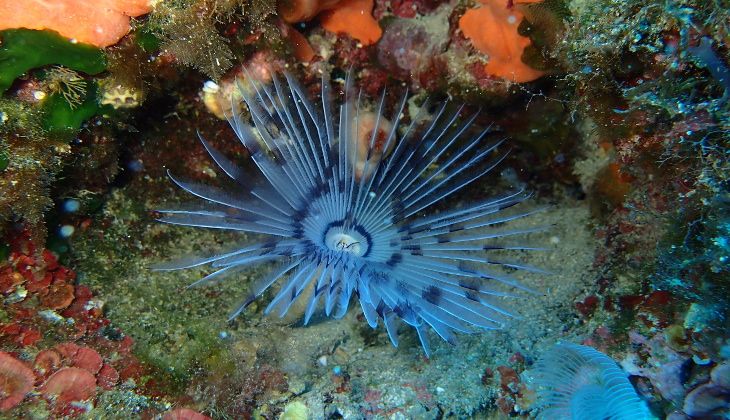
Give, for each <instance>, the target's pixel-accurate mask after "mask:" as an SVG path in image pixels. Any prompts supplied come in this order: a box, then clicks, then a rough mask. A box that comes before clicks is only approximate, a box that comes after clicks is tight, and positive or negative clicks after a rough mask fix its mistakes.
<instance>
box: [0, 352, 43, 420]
mask: <svg viewBox="0 0 730 420" xmlns="http://www.w3.org/2000/svg"><path fill="white" fill-rule="evenodd" d="M34 380H35V376H34V375H33V371H31V370H30V368H28V367H27V366H26V365H25V364H23V362H21V361H20V360H18V359H16V358H15V357H13V356H11V355H10V354H8V353H5V352H0V411H8V410H9V409H11V408H13V407H15V406H16V405H18V404H19V403H20V402H21V401H23V398H25V395H26V394H28V393H29V392H30V391H31V390H32V389H33V382H34Z"/></svg>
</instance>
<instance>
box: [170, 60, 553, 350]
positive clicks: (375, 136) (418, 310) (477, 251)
mask: <svg viewBox="0 0 730 420" xmlns="http://www.w3.org/2000/svg"><path fill="white" fill-rule="evenodd" d="M246 80H247V83H246V84H243V83H239V84H238V89H239V91H240V92H241V96H242V97H243V102H244V103H245V105H246V106H247V107H248V111H249V114H250V117H251V121H252V123H251V124H249V123H247V122H246V121H244V120H243V112H242V111H241V106H242V105H243V104H239V103H235V102H234V103H232V105H233V106H232V109H233V110H232V113H231V114H230V115H228V116H227V117H228V120H229V123H230V125H231V127H232V128H233V130H234V131H235V133H236V135H237V136H238V138H239V139H240V141H241V143H242V144H243V146H244V147H245V148H246V149H247V150H248V151H249V154H250V156H251V159H252V161H253V162H254V164H255V165H256V167H257V168H258V170H259V171H260V172H261V174H262V176H263V179H264V180H265V182H263V183H258V184H257V183H255V182H252V181H251V180H250V179H248V178H249V177H248V176H247V175H246V174H245V171H243V170H242V169H241V168H240V167H239V166H237V165H236V164H235V163H234V162H233V161H231V160H229V159H228V158H227V157H226V156H225V155H224V154H222V153H221V152H219V151H217V150H216V149H215V148H213V147H212V146H211V144H210V143H209V142H208V141H206V140H205V139H204V138H203V137H202V136H200V135H199V137H200V141H201V142H202V144H203V146H204V148H205V149H206V150H207V152H208V153H209V154H210V156H211V158H212V160H213V161H214V162H215V163H216V165H217V166H218V167H219V168H220V170H221V171H222V172H223V173H225V174H226V175H227V176H228V177H229V178H231V179H232V180H233V181H235V183H236V185H237V188H235V189H234V191H224V190H222V189H218V188H215V187H211V186H207V185H203V184H199V183H195V182H190V181H186V180H183V179H180V178H177V177H176V176H173V175H172V174H170V178H171V179H172V181H173V182H174V183H175V184H177V185H178V186H179V187H180V188H182V189H183V190H185V191H186V192H188V193H190V194H191V195H193V196H195V197H197V198H198V199H200V200H202V202H203V203H204V204H205V206H204V207H202V209H200V210H173V209H169V210H161V212H162V213H163V214H164V216H163V217H162V218H161V219H160V220H161V221H162V222H165V223H170V224H176V225H185V226H193V227H206V228H213V229H224V230H231V231H242V232H248V233H257V234H264V235H268V236H269V237H270V239H268V240H265V241H263V242H258V243H254V244H249V245H243V246H241V247H239V249H236V250H233V251H231V252H228V253H221V254H217V255H214V256H210V257H203V258H198V259H191V260H186V261H182V262H179V263H177V264H168V265H165V266H161V267H159V269H161V270H177V269H185V268H190V267H195V266H201V265H206V264H207V265H210V266H211V267H212V268H214V269H215V271H213V272H212V273H211V274H209V275H208V276H206V277H204V278H202V279H200V280H199V281H197V282H195V283H193V284H192V285H191V286H199V285H201V284H207V283H209V282H211V281H218V280H220V279H221V278H223V277H224V276H227V275H230V274H233V273H236V272H238V271H240V270H241V269H243V268H247V267H249V266H252V265H255V264H261V263H265V262H271V261H274V262H276V263H277V265H276V266H275V267H274V268H273V269H272V270H271V271H270V273H269V274H268V275H266V276H265V277H263V278H261V279H259V280H258V281H256V282H255V283H254V284H253V285H252V288H251V290H250V292H249V294H248V295H247V296H246V298H245V300H243V302H242V303H241V304H240V305H239V306H238V307H236V308H235V310H234V311H233V312H232V313H231V316H230V318H231V319H233V318H235V317H237V316H239V315H240V314H241V313H242V312H243V311H244V310H245V309H246V307H247V306H248V305H250V304H251V303H252V302H253V301H254V300H256V299H257V298H259V297H260V296H261V295H263V294H264V292H265V291H266V290H267V289H269V288H270V287H272V286H273V285H274V284H275V283H282V284H281V287H280V289H279V290H278V292H277V293H276V294H275V296H274V297H273V299H272V300H271V302H270V303H269V305H268V306H267V307H266V309H265V313H267V314H268V313H270V312H274V311H276V312H277V313H278V314H279V315H280V316H283V315H284V314H286V313H287V312H288V311H289V309H290V308H291V305H292V303H293V302H294V301H295V300H297V298H299V297H300V296H308V299H309V301H308V302H307V304H306V309H305V311H304V323H305V325H306V324H307V323H308V322H309V321H310V319H311V317H312V315H313V313H314V312H315V311H316V310H317V308H318V307H319V306H320V305H321V306H323V307H324V312H325V314H326V315H328V316H333V317H335V318H339V317H342V316H344V315H345V313H346V312H347V309H348V306H349V303H350V301H351V299H352V295H356V296H357V299H359V303H360V307H361V309H362V312H363V314H364V316H365V319H366V320H367V322H368V324H369V325H370V326H371V327H373V328H376V327H377V325H378V323H379V320H380V321H382V322H383V324H384V326H385V328H386V331H387V333H388V337H389V338H390V340H391V342H392V343H393V345H394V346H397V345H398V331H397V326H396V323H395V320H396V319H397V318H400V319H401V320H403V321H404V322H405V323H406V324H409V325H411V326H413V327H414V328H415V329H416V331H417V334H418V337H419V340H420V342H421V344H422V346H423V348H424V351H425V352H426V354H427V355H428V353H429V344H428V340H427V332H426V331H427V328H426V327H427V326H428V327H430V328H431V329H433V330H434V331H435V332H436V334H438V335H439V336H440V337H442V338H443V339H444V340H446V341H448V342H449V343H455V342H456V337H455V334H454V331H458V332H462V333H472V332H475V331H480V330H489V329H496V328H500V327H502V326H503V325H504V323H505V322H506V321H507V320H509V319H510V318H513V317H515V316H516V315H515V314H513V313H512V312H511V311H509V310H506V309H504V308H501V307H500V306H499V305H498V304H497V302H496V299H501V298H505V297H515V296H516V295H514V294H512V293H508V292H505V291H502V290H500V288H499V286H500V285H503V286H504V285H506V286H509V287H511V288H518V289H522V290H525V291H528V292H530V291H531V290H530V289H529V288H527V287H525V286H522V285H521V284H520V283H519V282H518V281H517V280H516V279H514V278H512V277H511V276H509V275H507V274H506V273H504V272H502V271H512V270H522V271H531V272H538V273H542V271H541V270H540V269H538V268H535V267H531V266H529V265H527V264H522V263H519V262H511V261H503V260H502V259H501V258H496V257H492V256H491V254H490V253H492V252H493V251H501V250H516V251H532V250H537V249H539V248H535V247H529V246H519V245H505V244H502V243H501V242H500V241H499V240H500V239H502V238H509V237H512V236H518V235H524V234H527V233H531V232H536V231H539V230H540V228H532V229H513V230H498V229H497V227H498V226H501V225H503V224H505V223H508V222H511V221H513V220H516V219H520V218H523V217H527V216H530V215H531V214H533V213H534V212H535V211H539V210H533V211H525V212H521V213H516V214H508V215H505V214H504V213H502V211H503V210H505V209H508V208H511V207H513V206H516V205H518V204H520V203H521V202H523V201H524V200H525V199H526V198H528V197H529V194H528V193H526V192H525V191H524V190H521V189H519V190H515V191H512V192H510V193H508V194H505V195H503V196H501V197H496V198H493V199H489V200H482V201H478V202H475V203H473V204H471V205H466V206H460V207H454V208H452V209H451V210H445V211H443V212H441V213H438V214H434V215H431V216H424V215H422V213H423V212H424V211H426V210H428V209H430V208H433V207H434V205H436V204H437V203H442V202H444V200H446V199H448V198H450V197H452V196H453V194H455V193H456V192H457V191H460V190H462V189H463V188H464V187H465V186H467V185H469V184H471V183H472V182H474V181H476V180H478V179H480V178H482V177H483V176H484V175H485V174H487V173H488V172H490V171H491V170H493V169H494V167H496V166H497V165H498V164H500V163H501V162H502V160H503V159H504V157H505V154H499V155H497V157H496V158H494V159H490V158H489V157H490V156H493V155H495V150H496V149H497V148H498V147H500V145H501V144H502V141H498V142H494V143H489V144H485V141H484V139H485V137H486V136H487V135H488V134H489V133H490V131H491V127H487V128H485V129H483V130H481V131H479V132H478V133H477V134H475V135H469V134H468V133H469V132H471V131H472V127H473V125H474V122H475V121H476V119H477V117H478V115H479V113H478V112H477V113H474V114H472V115H469V116H466V117H464V110H463V108H464V107H463V106H460V107H458V109H457V110H456V111H453V112H450V111H449V106H448V104H447V102H444V103H442V104H440V105H439V106H438V107H437V109H436V110H435V112H434V114H433V116H432V117H431V119H430V122H428V121H426V118H425V115H424V110H425V109H427V108H428V107H429V106H430V104H429V103H428V101H427V103H425V104H424V105H423V106H422V108H421V111H419V113H418V115H416V116H415V117H414V118H413V119H412V120H411V121H410V123H409V124H408V126H407V127H405V128H404V129H399V120H400V116H401V115H402V113H403V111H404V109H405V105H406V100H407V94H406V95H404V96H403V98H402V99H401V100H400V101H399V102H398V103H397V104H396V106H395V107H394V109H393V111H392V113H391V114H388V115H386V109H385V108H386V107H385V98H386V93H385V91H384V92H383V93H382V95H381V96H380V98H379V99H378V100H377V101H376V104H375V106H374V107H373V110H370V109H369V108H368V107H366V106H365V105H364V104H363V103H362V102H363V101H362V93H361V92H356V90H355V88H354V82H353V78H352V75H351V74H348V77H347V80H346V81H345V85H344V94H345V98H344V101H343V103H342V104H341V105H340V106H339V112H337V113H334V112H333V108H332V104H331V102H330V90H331V88H330V85H329V80H327V79H326V78H323V80H322V89H321V103H320V104H317V103H316V102H314V101H312V100H311V99H310V98H309V96H308V95H307V94H306V93H305V91H304V89H303V88H302V87H301V86H300V85H299V83H298V82H297V80H296V79H295V78H294V77H292V76H291V75H290V74H285V80H281V79H280V78H279V77H277V76H276V75H273V80H272V84H271V85H267V84H264V83H261V82H259V81H257V80H254V79H252V78H250V77H247V78H246ZM368 118H369V119H370V120H372V123H371V124H372V127H368V128H363V127H361V125H362V124H360V122H361V121H365V120H366V119H368ZM421 126H425V127H424V129H423V130H420V129H419V127H421ZM360 130H363V131H365V132H363V133H361V132H360ZM368 130H369V131H368ZM419 131H421V132H422V133H421V134H418V132H419ZM363 146H364V147H363ZM488 267H501V268H503V269H505V270H501V271H494V272H493V271H490V270H489V269H488ZM307 289H311V291H312V292H311V293H309V294H308V295H307V294H305V293H304V292H305V290H307Z"/></svg>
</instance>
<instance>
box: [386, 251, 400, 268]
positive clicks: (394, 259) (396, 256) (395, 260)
mask: <svg viewBox="0 0 730 420" xmlns="http://www.w3.org/2000/svg"><path fill="white" fill-rule="evenodd" d="M401 262H403V254H401V253H400V252H394V253H393V254H392V255H391V256H390V259H388V261H387V262H386V263H385V264H387V265H388V266H389V267H395V266H396V265H398V264H400V263H401Z"/></svg>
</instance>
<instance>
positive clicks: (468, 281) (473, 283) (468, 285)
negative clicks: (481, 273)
mask: <svg viewBox="0 0 730 420" xmlns="http://www.w3.org/2000/svg"><path fill="white" fill-rule="evenodd" d="M480 285H481V282H480V281H479V280H477V279H474V278H470V277H467V278H462V279H459V286H461V287H463V288H464V289H469V290H474V291H476V292H478V291H479V286H480Z"/></svg>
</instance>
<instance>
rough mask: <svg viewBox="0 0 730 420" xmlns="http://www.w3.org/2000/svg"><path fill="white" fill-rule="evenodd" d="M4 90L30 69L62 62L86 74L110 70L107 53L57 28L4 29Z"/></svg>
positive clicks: (0, 74) (0, 71) (0, 69)
mask: <svg viewBox="0 0 730 420" xmlns="http://www.w3.org/2000/svg"><path fill="white" fill-rule="evenodd" d="M0 39H1V40H2V44H0V93H3V92H5V91H6V90H8V88H10V85H12V83H13V81H14V80H15V79H17V78H18V77H20V76H21V75H23V74H24V73H25V72H27V71H28V70H31V69H34V68H38V67H43V66H47V65H49V64H59V65H62V66H65V67H68V68H70V69H73V70H75V71H79V72H83V73H86V74H98V73H101V72H103V71H104V70H106V65H107V62H106V56H105V55H104V52H103V51H102V50H100V49H98V48H95V47H93V46H91V45H86V44H79V43H74V42H72V41H70V40H69V39H68V38H64V37H62V36H61V35H59V34H58V33H57V32H53V31H36V30H31V29H8V30H5V31H0Z"/></svg>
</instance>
